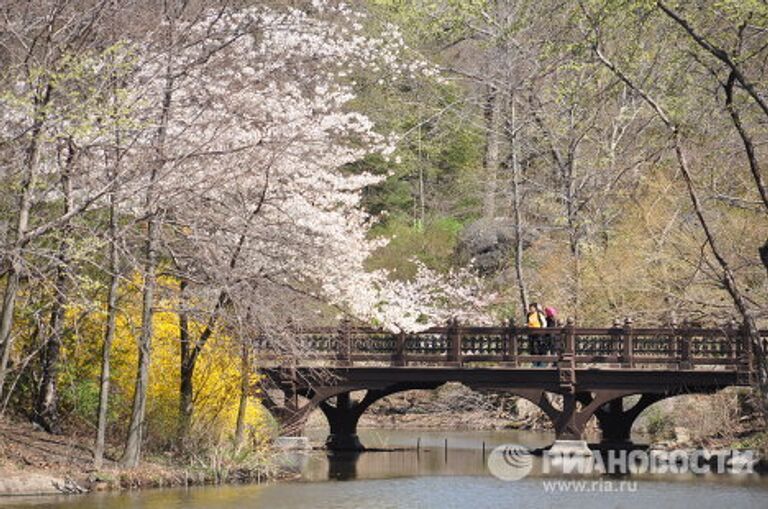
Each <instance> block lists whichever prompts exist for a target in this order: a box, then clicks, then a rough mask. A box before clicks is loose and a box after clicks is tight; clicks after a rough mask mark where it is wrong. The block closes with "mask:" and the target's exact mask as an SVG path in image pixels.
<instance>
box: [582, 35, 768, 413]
mask: <svg viewBox="0 0 768 509" xmlns="http://www.w3.org/2000/svg"><path fill="white" fill-rule="evenodd" d="M593 50H594V52H595V55H596V56H597V57H598V58H599V59H600V61H601V62H602V63H603V64H604V65H605V66H606V67H607V68H608V69H609V70H610V71H611V72H613V73H614V74H615V75H616V77H617V78H619V79H620V80H622V81H623V82H624V83H626V84H627V85H628V86H629V87H630V88H632V89H633V90H635V91H636V92H637V93H638V94H639V95H640V97H641V98H642V99H643V100H644V101H645V102H646V103H647V104H648V105H649V106H650V107H651V109H653V111H654V112H655V113H656V115H657V116H658V117H659V119H660V120H661V121H662V123H663V124H664V126H665V127H666V128H667V129H668V130H669V132H670V134H671V137H672V141H673V142H674V150H675V157H676V158H677V162H678V167H679V168H680V173H681V174H682V176H683V181H684V182H685V187H686V190H687V191H688V196H689V198H690V200H691V203H692V205H693V210H694V212H695V213H696V218H697V219H698V221H699V225H700V226H701V229H702V232H703V233H704V236H705V238H706V239H707V245H708V246H709V248H710V250H711V251H712V254H713V255H714V257H715V260H717V263H718V265H719V266H720V269H721V270H722V276H721V279H720V281H721V283H722V285H723V287H724V288H725V290H726V291H727V292H728V295H730V297H731V299H732V300H733V304H734V307H735V308H736V310H737V311H738V313H739V314H740V315H741V318H742V323H743V324H744V328H745V329H746V332H747V335H748V336H749V340H750V342H751V344H752V347H753V353H754V356H755V359H756V360H757V369H758V380H757V383H758V389H759V391H760V393H761V403H762V407H763V408H762V410H763V412H764V414H765V415H768V364H766V358H765V351H764V348H763V341H762V338H761V337H760V332H759V330H758V328H757V324H756V322H755V318H754V315H753V314H752V311H751V310H750V308H749V306H748V304H747V300H746V299H745V298H744V296H743V294H742V293H741V290H740V289H739V287H738V285H737V284H736V277H735V275H734V274H733V271H732V270H731V267H730V265H729V264H728V261H727V260H726V259H725V257H724V256H723V254H722V251H721V250H720V247H719V244H718V243H717V241H716V239H715V236H714V234H713V232H712V229H711V228H710V227H709V222H708V221H707V219H706V216H705V215H704V208H703V206H702V205H701V200H700V199H699V195H698V191H697V190H696V187H695V186H694V183H693V178H692V176H691V172H690V169H689V167H688V159H687V157H686V155H685V150H684V148H683V143H682V139H681V134H680V129H679V127H678V126H677V125H676V124H675V123H674V122H673V121H672V120H671V119H670V117H669V115H667V113H666V112H665V111H664V109H663V108H662V107H661V105H660V104H659V103H658V102H657V101H656V100H655V99H654V98H652V97H651V96H649V95H648V94H647V93H646V92H645V91H644V90H643V89H641V88H640V87H638V86H637V85H635V83H634V82H633V81H632V80H631V79H630V78H629V77H627V75H626V74H624V73H623V72H622V71H621V70H620V69H619V68H617V67H616V66H615V65H613V63H612V62H611V61H610V60H608V58H607V57H606V56H605V55H604V54H603V53H602V51H601V50H600V48H599V46H594V47H593Z"/></svg>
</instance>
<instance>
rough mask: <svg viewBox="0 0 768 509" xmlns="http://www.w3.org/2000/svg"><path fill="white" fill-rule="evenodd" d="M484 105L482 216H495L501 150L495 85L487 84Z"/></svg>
mask: <svg viewBox="0 0 768 509" xmlns="http://www.w3.org/2000/svg"><path fill="white" fill-rule="evenodd" d="M486 101H487V102H486V105H485V127H486V131H487V134H486V144H485V156H484V158H483V169H484V171H485V195H484V196H483V216H484V217H486V218H494V217H496V212H497V211H496V194H497V191H498V189H497V188H498V182H497V180H498V171H499V153H500V150H501V140H500V137H501V118H502V104H503V101H502V98H501V97H500V94H499V90H498V89H497V88H496V86H495V85H488V94H487V99H486Z"/></svg>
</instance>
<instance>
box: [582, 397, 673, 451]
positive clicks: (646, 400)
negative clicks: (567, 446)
mask: <svg viewBox="0 0 768 509" xmlns="http://www.w3.org/2000/svg"><path fill="white" fill-rule="evenodd" d="M663 398H664V395H663V394H643V395H641V396H640V399H639V400H638V401H637V402H636V403H635V404H634V405H632V407H630V408H629V409H626V410H625V409H624V399H623V398H621V397H619V398H615V399H612V400H610V401H608V402H607V403H606V404H604V405H602V406H601V407H599V408H598V409H597V410H596V411H595V417H597V424H598V426H599V427H600V431H601V433H602V438H601V444H603V445H607V446H617V447H622V446H628V445H631V444H632V440H631V433H632V424H633V423H634V422H635V419H637V417H638V416H639V415H640V413H642V411H643V410H645V409H646V408H648V407H649V406H651V405H652V404H654V403H656V402H657V401H660V400H662V399H663Z"/></svg>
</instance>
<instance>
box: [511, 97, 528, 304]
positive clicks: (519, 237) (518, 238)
mask: <svg viewBox="0 0 768 509" xmlns="http://www.w3.org/2000/svg"><path fill="white" fill-rule="evenodd" d="M510 109H511V112H510V120H509V128H508V130H507V131H508V132H509V133H510V136H509V141H510V166H511V169H512V216H513V220H514V222H515V276H516V277H517V288H518V290H519V292H520V304H522V306H523V308H522V309H523V314H525V313H526V312H527V310H528V287H527V285H526V283H525V277H524V272H523V219H522V213H521V210H520V207H521V202H520V167H519V165H518V162H517V118H516V115H515V114H516V108H515V98H514V95H513V96H512V99H511V101H510Z"/></svg>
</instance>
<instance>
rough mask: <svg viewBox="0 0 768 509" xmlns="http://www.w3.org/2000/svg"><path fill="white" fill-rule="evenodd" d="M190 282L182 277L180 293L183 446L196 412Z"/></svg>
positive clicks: (180, 412)
mask: <svg viewBox="0 0 768 509" xmlns="http://www.w3.org/2000/svg"><path fill="white" fill-rule="evenodd" d="M188 286H189V282H188V281H187V280H186V279H182V280H181V282H180V283H179V295H180V301H181V309H180V310H179V340H180V342H181V345H180V347H181V366H180V367H181V369H180V377H179V381H180V384H179V429H178V432H177V440H178V443H179V445H180V446H182V447H183V445H184V442H185V440H186V439H187V436H189V429H190V426H191V423H192V413H193V412H194V400H193V396H194V393H193V391H194V385H193V384H194V381H193V378H192V377H193V376H194V374H195V364H196V363H197V356H196V355H194V351H195V348H194V345H192V344H191V343H190V337H189V315H188V313H187V287H188Z"/></svg>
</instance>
